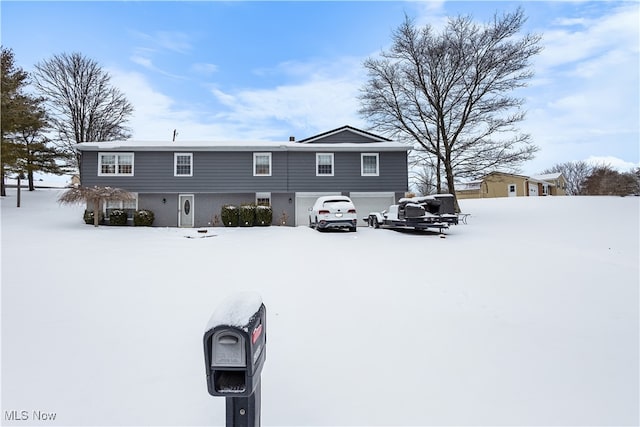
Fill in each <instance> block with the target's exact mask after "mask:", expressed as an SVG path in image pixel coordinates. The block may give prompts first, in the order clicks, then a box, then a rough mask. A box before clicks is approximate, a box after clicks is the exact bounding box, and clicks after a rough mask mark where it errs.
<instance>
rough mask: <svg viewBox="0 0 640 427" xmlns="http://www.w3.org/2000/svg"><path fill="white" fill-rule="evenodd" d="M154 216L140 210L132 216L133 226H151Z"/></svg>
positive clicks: (148, 211)
mask: <svg viewBox="0 0 640 427" xmlns="http://www.w3.org/2000/svg"><path fill="white" fill-rule="evenodd" d="M154 219H155V215H154V214H153V212H152V211H150V210H148V209H140V210H139V211H136V212H135V213H134V214H133V225H141V226H151V225H153V220H154Z"/></svg>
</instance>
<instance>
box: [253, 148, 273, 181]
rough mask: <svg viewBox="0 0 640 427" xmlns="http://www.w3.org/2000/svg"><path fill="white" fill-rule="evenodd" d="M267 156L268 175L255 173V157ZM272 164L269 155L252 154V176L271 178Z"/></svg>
mask: <svg viewBox="0 0 640 427" xmlns="http://www.w3.org/2000/svg"><path fill="white" fill-rule="evenodd" d="M257 156H267V157H268V158H269V173H256V157H257ZM271 170H272V162H271V153H266V152H265V153H253V176H271Z"/></svg>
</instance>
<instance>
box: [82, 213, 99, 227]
mask: <svg viewBox="0 0 640 427" xmlns="http://www.w3.org/2000/svg"><path fill="white" fill-rule="evenodd" d="M82 218H83V219H84V222H85V224H89V225H93V211H90V210H87V209H85V210H84V215H83V217H82ZM103 219H104V216H103V215H102V212H100V215H99V216H98V221H99V222H100V223H101V222H102V220H103Z"/></svg>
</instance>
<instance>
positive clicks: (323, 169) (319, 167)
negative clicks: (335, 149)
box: [316, 153, 333, 176]
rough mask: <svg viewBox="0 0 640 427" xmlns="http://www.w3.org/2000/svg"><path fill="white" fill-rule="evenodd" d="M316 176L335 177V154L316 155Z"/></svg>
mask: <svg viewBox="0 0 640 427" xmlns="http://www.w3.org/2000/svg"><path fill="white" fill-rule="evenodd" d="M316 176H333V153H316Z"/></svg>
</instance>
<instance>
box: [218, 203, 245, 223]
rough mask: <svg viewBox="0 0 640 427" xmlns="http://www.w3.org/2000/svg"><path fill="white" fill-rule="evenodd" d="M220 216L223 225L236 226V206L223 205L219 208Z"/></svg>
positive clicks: (238, 219) (237, 218) (237, 220)
mask: <svg viewBox="0 0 640 427" xmlns="http://www.w3.org/2000/svg"><path fill="white" fill-rule="evenodd" d="M220 217H221V218H222V223H223V224H224V226H225V227H237V226H238V222H239V221H240V218H239V217H238V207H237V206H234V205H224V206H223V207H222V209H221V210H220Z"/></svg>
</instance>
